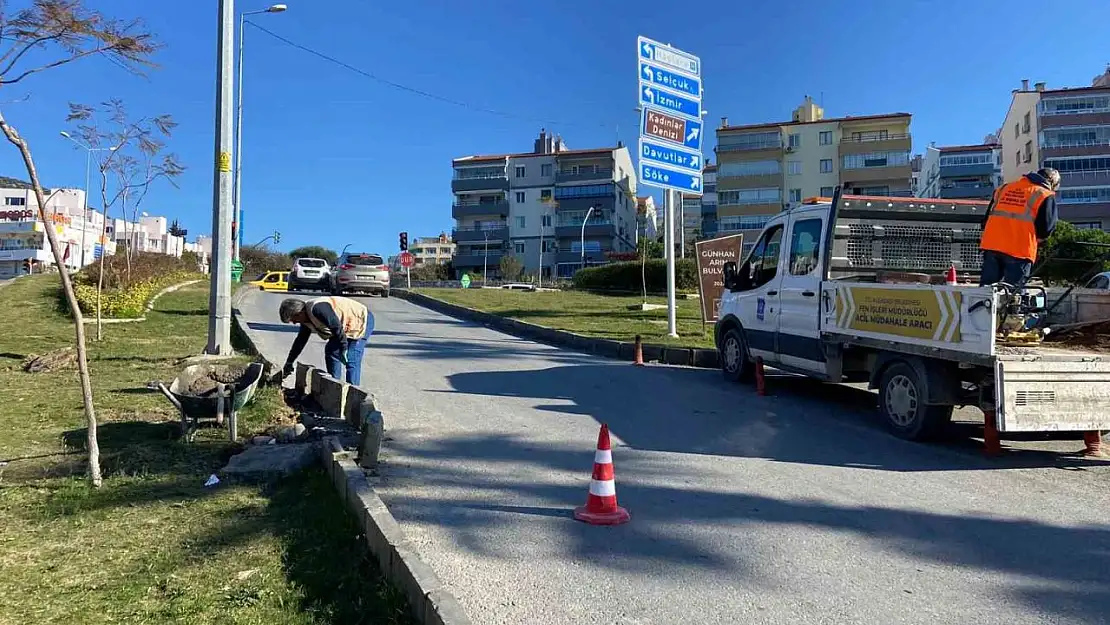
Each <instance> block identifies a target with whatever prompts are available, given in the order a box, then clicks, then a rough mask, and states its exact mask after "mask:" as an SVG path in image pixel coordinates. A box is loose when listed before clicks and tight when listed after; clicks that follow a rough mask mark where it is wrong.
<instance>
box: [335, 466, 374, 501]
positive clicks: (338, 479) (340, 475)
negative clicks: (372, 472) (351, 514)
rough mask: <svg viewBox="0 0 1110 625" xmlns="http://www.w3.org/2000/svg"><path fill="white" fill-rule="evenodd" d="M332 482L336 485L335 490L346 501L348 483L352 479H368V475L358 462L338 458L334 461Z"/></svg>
mask: <svg viewBox="0 0 1110 625" xmlns="http://www.w3.org/2000/svg"><path fill="white" fill-rule="evenodd" d="M332 467H333V468H332V476H331V480H332V484H334V485H335V492H336V493H338V494H339V498H340V499H342V500H343V501H344V503H346V501H347V489H348V486H347V485H348V484H350V482H351V481H352V480H356V479H357V480H362V481H363V482H365V481H366V476H365V475H364V474H363V473H362V469H360V468H359V467H358V465H357V464H355V463H354V462H351V461H350V460H346V459H336V460H333V461H332Z"/></svg>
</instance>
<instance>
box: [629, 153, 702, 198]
mask: <svg viewBox="0 0 1110 625" xmlns="http://www.w3.org/2000/svg"><path fill="white" fill-rule="evenodd" d="M640 181H641V182H643V183H644V184H650V185H654V186H656V187H663V188H664V189H674V190H675V191H681V192H683V193H694V194H697V195H701V174H692V173H690V172H688V171H677V170H674V169H667V168H666V167H659V166H658V165H654V164H652V163H648V162H646V161H644V160H641V161H640Z"/></svg>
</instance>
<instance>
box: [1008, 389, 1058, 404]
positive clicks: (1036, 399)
mask: <svg viewBox="0 0 1110 625" xmlns="http://www.w3.org/2000/svg"><path fill="white" fill-rule="evenodd" d="M1014 403H1015V404H1017V405H1018V406H1033V405H1036V404H1055V403H1056V391H1029V390H1020V391H1018V392H1017V393H1015V394H1014Z"/></svg>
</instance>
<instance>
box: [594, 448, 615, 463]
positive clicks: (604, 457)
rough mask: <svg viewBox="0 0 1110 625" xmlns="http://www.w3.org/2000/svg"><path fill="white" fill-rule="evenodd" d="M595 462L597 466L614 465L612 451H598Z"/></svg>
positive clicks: (595, 454)
mask: <svg viewBox="0 0 1110 625" xmlns="http://www.w3.org/2000/svg"><path fill="white" fill-rule="evenodd" d="M594 462H595V463H597V464H613V452H612V450H609V449H598V450H597V451H595V452H594Z"/></svg>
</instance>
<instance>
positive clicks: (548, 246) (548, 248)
mask: <svg viewBox="0 0 1110 625" xmlns="http://www.w3.org/2000/svg"><path fill="white" fill-rule="evenodd" d="M558 249H559V242H558V241H552V240H551V239H545V240H544V242H543V251H544V252H556V251H558Z"/></svg>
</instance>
